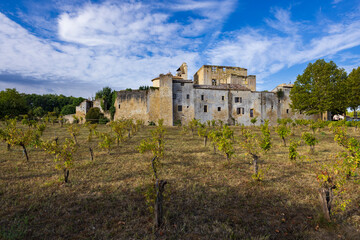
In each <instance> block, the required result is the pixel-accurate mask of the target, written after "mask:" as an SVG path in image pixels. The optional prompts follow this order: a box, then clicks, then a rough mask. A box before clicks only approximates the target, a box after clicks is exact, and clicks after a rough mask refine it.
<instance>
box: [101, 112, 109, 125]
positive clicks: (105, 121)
mask: <svg viewBox="0 0 360 240" xmlns="http://www.w3.org/2000/svg"><path fill="white" fill-rule="evenodd" d="M108 122H110V120H109V119H108V118H107V117H104V114H102V113H100V118H99V124H107V123H108Z"/></svg>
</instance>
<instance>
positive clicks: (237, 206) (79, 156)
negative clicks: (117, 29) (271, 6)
mask: <svg viewBox="0 0 360 240" xmlns="http://www.w3.org/2000/svg"><path fill="white" fill-rule="evenodd" d="M153 128H154V127H143V128H141V129H140V130H139V132H137V133H136V135H134V136H133V137H131V138H130V139H128V140H126V142H124V143H122V144H120V146H119V147H117V146H116V145H114V148H113V149H112V150H111V154H110V155H109V154H108V153H107V151H104V150H101V149H99V148H98V147H97V145H98V141H99V140H98V139H96V138H94V140H93V141H92V142H90V143H89V142H87V136H88V130H87V129H86V128H82V129H81V134H80V135H79V137H78V140H79V144H80V148H79V150H78V151H77V152H76V154H75V157H74V159H75V165H74V167H73V168H72V169H71V170H70V176H69V181H70V182H69V183H67V184H65V183H63V181H61V179H60V178H61V177H62V173H61V171H58V170H56V169H55V163H54V161H53V156H52V155H49V154H47V153H45V152H44V151H42V150H40V149H35V148H32V149H30V151H29V157H30V161H29V162H26V160H25V158H24V156H23V153H22V150H21V149H20V148H19V147H12V150H11V151H7V150H6V144H5V143H3V142H1V144H0V205H1V208H0V225H1V228H0V238H2V239H360V189H359V184H356V183H354V181H353V180H354V179H351V180H349V181H348V184H347V191H346V192H345V194H344V195H343V198H344V199H351V200H352V201H351V203H350V204H348V206H347V208H346V209H345V211H340V210H339V211H337V212H336V214H335V215H334V216H333V221H332V222H331V223H328V222H326V221H325V220H324V217H323V215H322V212H321V207H320V202H319V196H318V192H317V190H318V188H319V183H318V182H317V180H316V176H317V173H319V170H320V169H321V166H322V165H323V164H326V163H329V162H331V161H334V159H335V156H336V155H337V154H338V153H339V152H341V151H343V149H342V148H341V147H340V146H338V144H336V143H335V142H334V135H333V133H332V132H331V131H329V130H328V129H327V128H325V129H320V131H318V132H317V133H316V137H317V139H318V140H319V144H318V145H316V147H315V153H314V154H309V147H308V146H306V145H305V144H302V145H300V146H299V147H298V151H299V153H300V155H301V156H302V157H301V159H300V160H298V161H297V162H296V163H293V162H291V161H290V160H289V159H288V148H287V147H283V145H282V140H281V139H280V138H279V137H278V136H277V135H276V133H275V131H274V130H273V129H271V134H272V138H273V148H272V149H271V150H270V152H269V153H267V154H261V158H260V169H263V170H265V174H264V180H263V181H261V182H257V181H254V180H253V179H252V178H251V175H252V165H251V159H250V158H249V157H248V156H246V155H245V154H244V151H243V150H242V149H241V147H240V145H239V144H235V149H236V156H234V157H233V158H232V159H231V161H230V163H228V162H227V161H226V158H225V157H224V156H223V155H221V154H220V153H219V152H218V151H217V153H214V152H213V148H212V146H207V147H204V146H203V140H202V139H201V138H200V137H198V136H195V137H192V136H191V135H190V134H188V135H182V134H181V128H178V127H171V128H166V131H167V132H166V135H165V153H164V157H163V159H161V162H162V167H161V171H160V172H159V176H160V178H161V179H164V180H167V181H168V184H167V185H166V187H165V189H166V194H165V199H164V211H165V214H164V218H165V219H164V225H163V227H162V228H161V229H159V230H158V231H156V232H155V231H154V229H153V214H152V213H151V211H150V210H149V207H151V205H149V204H148V203H147V200H146V192H147V191H148V190H149V189H152V184H153V179H152V175H151V173H152V172H151V169H150V161H151V154H150V153H145V154H140V153H139V152H138V151H137V150H136V147H137V146H138V145H139V143H140V141H141V140H142V139H144V138H146V137H149V136H150V132H149V130H150V129H153ZM249 128H250V129H251V130H252V131H253V132H255V133H258V134H260V130H259V128H255V127H249ZM232 129H233V130H234V131H235V135H240V127H232ZM98 130H99V131H102V132H105V131H110V128H109V127H107V126H99V127H98ZM303 131H305V127H304V128H303V129H301V128H299V129H296V130H295V132H294V134H293V135H292V136H290V137H289V139H299V140H300V135H301V132H303ZM306 131H308V130H307V129H306ZM349 133H350V134H351V135H352V136H355V137H356V138H357V139H359V132H355V131H353V130H352V129H349ZM54 137H59V141H60V142H61V141H64V139H65V138H66V137H70V135H69V134H68V133H67V131H66V128H65V127H63V128H61V127H60V126H58V125H56V126H51V125H49V126H48V128H47V129H46V130H45V132H44V135H43V138H44V139H52V138H54ZM89 146H92V147H93V148H94V154H95V159H94V160H93V161H90V154H89V149H88V147H89ZM355 180H359V176H357V177H355Z"/></svg>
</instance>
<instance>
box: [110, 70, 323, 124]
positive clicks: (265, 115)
mask: <svg viewBox="0 0 360 240" xmlns="http://www.w3.org/2000/svg"><path fill="white" fill-rule="evenodd" d="M152 82H153V87H152V88H150V89H148V90H133V91H125V90H124V91H119V92H118V93H117V99H116V101H115V107H116V112H115V117H114V119H115V120H116V119H122V118H132V119H142V120H144V121H145V122H150V121H153V122H156V121H157V120H158V119H160V118H162V119H164V124H165V125H167V126H173V125H174V124H178V123H180V122H181V123H182V124H187V123H188V122H189V121H191V120H192V119H193V118H196V119H199V120H200V121H201V122H206V121H207V120H213V119H215V120H222V121H223V122H225V123H228V124H230V125H233V124H244V125H251V119H252V118H255V117H256V118H257V119H258V121H257V124H258V125H259V124H261V123H263V122H264V120H266V119H269V120H270V124H272V125H274V124H276V122H277V119H279V118H280V119H283V118H292V119H295V118H296V119H301V118H303V119H318V118H319V116H317V115H316V116H315V115H312V116H307V115H303V114H298V113H294V112H292V111H291V108H290V103H291V101H290V97H289V94H290V90H291V88H292V85H290V84H281V85H279V86H277V87H276V88H275V89H273V90H272V91H261V92H260V91H256V76H254V75H247V69H245V68H239V67H227V66H213V65H204V66H202V67H201V68H200V69H199V71H197V72H196V74H195V75H194V81H192V80H188V79H187V65H186V63H183V64H182V65H181V66H180V67H179V69H177V74H176V76H173V75H172V74H171V73H168V74H165V75H164V74H161V75H160V76H159V77H157V78H155V79H153V80H152ZM279 91H280V93H278V92H279Z"/></svg>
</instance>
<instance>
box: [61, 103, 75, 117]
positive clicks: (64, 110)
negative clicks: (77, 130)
mask: <svg viewBox="0 0 360 240" xmlns="http://www.w3.org/2000/svg"><path fill="white" fill-rule="evenodd" d="M75 112H76V107H75V106H73V105H70V104H69V105H65V106H64V107H63V108H62V109H61V112H60V113H61V114H62V115H68V114H74V113H75Z"/></svg>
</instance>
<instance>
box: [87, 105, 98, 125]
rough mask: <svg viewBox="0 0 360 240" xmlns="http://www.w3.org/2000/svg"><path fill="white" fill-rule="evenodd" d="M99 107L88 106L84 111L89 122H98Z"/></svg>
mask: <svg viewBox="0 0 360 240" xmlns="http://www.w3.org/2000/svg"><path fill="white" fill-rule="evenodd" d="M100 114H101V113H100V109H99V108H97V107H95V108H90V109H89V111H88V112H87V113H86V116H85V118H86V121H87V122H90V123H98V122H99V119H100Z"/></svg>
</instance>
